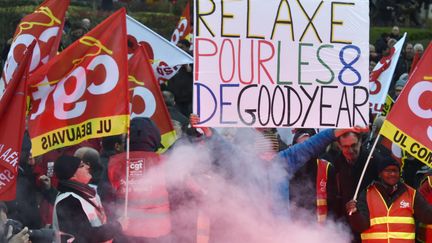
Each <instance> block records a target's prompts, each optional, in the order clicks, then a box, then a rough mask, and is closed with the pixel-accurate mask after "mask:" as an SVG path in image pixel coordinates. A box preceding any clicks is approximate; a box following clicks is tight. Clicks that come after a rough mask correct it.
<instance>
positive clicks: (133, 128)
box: [130, 117, 163, 152]
mask: <svg viewBox="0 0 432 243" xmlns="http://www.w3.org/2000/svg"><path fill="white" fill-rule="evenodd" d="M161 147H163V146H162V144H161V135H160V131H159V128H158V127H157V126H156V124H155V123H154V122H153V121H152V120H151V119H150V118H147V117H135V118H133V119H132V120H131V124H130V150H131V151H149V152H156V151H157V150H158V149H159V148H161Z"/></svg>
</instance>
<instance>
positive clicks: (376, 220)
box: [346, 155, 432, 243]
mask: <svg viewBox="0 0 432 243" xmlns="http://www.w3.org/2000/svg"><path fill="white" fill-rule="evenodd" d="M377 170H378V172H379V177H380V179H379V180H378V181H375V182H374V183H373V184H371V185H370V186H369V187H368V188H367V190H365V191H363V192H362V194H360V196H359V198H358V200H357V201H356V200H351V201H349V202H348V203H347V204H346V211H347V213H348V214H349V215H350V216H349V222H350V224H351V226H352V227H353V229H354V230H356V231H357V232H361V238H362V242H364V243H366V242H383V241H386V242H389V243H392V242H414V241H415V221H416V220H418V221H420V222H423V223H426V224H430V223H432V206H431V205H428V203H427V202H426V200H425V199H424V197H423V196H422V195H421V194H419V193H416V190H415V189H413V188H412V187H410V186H408V185H407V184H405V183H403V182H402V181H401V180H400V165H399V163H397V161H396V160H394V159H393V158H392V157H391V156H387V155H384V156H382V158H380V163H379V166H377Z"/></svg>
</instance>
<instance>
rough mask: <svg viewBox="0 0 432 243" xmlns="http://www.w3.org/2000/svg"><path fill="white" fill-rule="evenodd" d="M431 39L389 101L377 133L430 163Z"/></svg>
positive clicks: (431, 121)
mask: <svg viewBox="0 0 432 243" xmlns="http://www.w3.org/2000/svg"><path fill="white" fill-rule="evenodd" d="M431 66H432V42H431V43H430V44H429V47H428V48H427V49H426V51H425V53H424V54H423V58H422V59H421V60H420V62H419V63H418V65H417V67H416V69H415V70H414V72H413V74H412V75H411V76H410V78H409V80H408V83H407V84H406V85H405V88H404V89H403V90H402V93H401V94H400V95H399V97H398V99H397V101H396V103H395V104H394V105H393V108H392V109H391V111H390V113H389V115H388V116H387V120H385V121H384V124H383V126H382V128H381V131H380V133H381V134H383V135H384V136H385V137H387V138H388V139H390V140H392V141H393V142H394V143H396V144H398V145H399V146H400V147H401V148H402V149H404V150H405V151H407V152H408V153H409V154H411V155H412V156H414V157H416V158H417V159H419V160H420V161H422V162H423V163H425V164H426V165H428V166H429V167H432V69H431V68H430V67H431Z"/></svg>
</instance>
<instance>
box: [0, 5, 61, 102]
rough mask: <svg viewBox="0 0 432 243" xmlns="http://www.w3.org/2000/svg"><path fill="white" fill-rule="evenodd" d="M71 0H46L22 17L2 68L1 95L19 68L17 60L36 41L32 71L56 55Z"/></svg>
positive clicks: (30, 70)
mask: <svg viewBox="0 0 432 243" xmlns="http://www.w3.org/2000/svg"><path fill="white" fill-rule="evenodd" d="M69 1H70V0H62V1H58V0H45V1H44V2H43V3H42V4H41V5H39V7H38V8H37V9H36V10H35V11H34V12H33V13H31V14H29V15H27V16H25V17H24V18H23V19H22V20H21V22H20V23H19V25H18V26H17V29H16V31H15V35H14V39H13V42H12V45H11V48H10V50H9V53H8V56H7V59H6V63H5V65H4V67H3V74H2V77H1V80H0V94H1V93H2V92H3V90H4V88H5V87H6V85H7V84H8V83H9V82H10V81H11V79H12V75H13V73H14V72H15V71H16V69H17V59H19V58H20V57H21V56H22V54H23V53H24V51H25V50H26V48H27V47H28V46H29V45H30V44H31V43H32V42H33V41H34V40H36V45H35V48H34V51H33V57H32V59H31V65H30V69H29V72H30V73H32V72H33V71H35V70H36V69H37V68H38V67H39V66H41V65H43V64H45V63H47V62H48V61H49V60H50V59H51V58H52V57H54V56H55V55H56V54H57V50H58V47H59V44H60V40H61V36H62V32H63V25H64V19H65V14H66V10H67V8H68V7H69Z"/></svg>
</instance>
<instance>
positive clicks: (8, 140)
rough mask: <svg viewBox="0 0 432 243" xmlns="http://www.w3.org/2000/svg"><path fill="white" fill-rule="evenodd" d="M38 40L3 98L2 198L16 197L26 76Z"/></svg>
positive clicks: (0, 109) (0, 115)
mask: <svg viewBox="0 0 432 243" xmlns="http://www.w3.org/2000/svg"><path fill="white" fill-rule="evenodd" d="M35 44H36V43H35V42H33V44H31V45H30V46H29V48H27V50H26V51H25V52H24V55H23V56H22V58H21V60H18V63H17V64H18V66H17V71H16V72H15V73H14V75H13V76H12V79H11V81H10V82H9V85H8V87H7V89H6V91H5V95H4V96H3V97H2V99H1V100H0V127H1V129H2V132H1V133H0V200H2V201H10V200H14V199H15V198H16V180H17V177H18V165H19V160H20V157H21V145H22V141H23V136H24V131H25V114H26V104H27V102H26V97H27V90H28V89H27V75H28V69H29V65H30V58H31V55H32V52H33V49H34V47H35Z"/></svg>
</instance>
